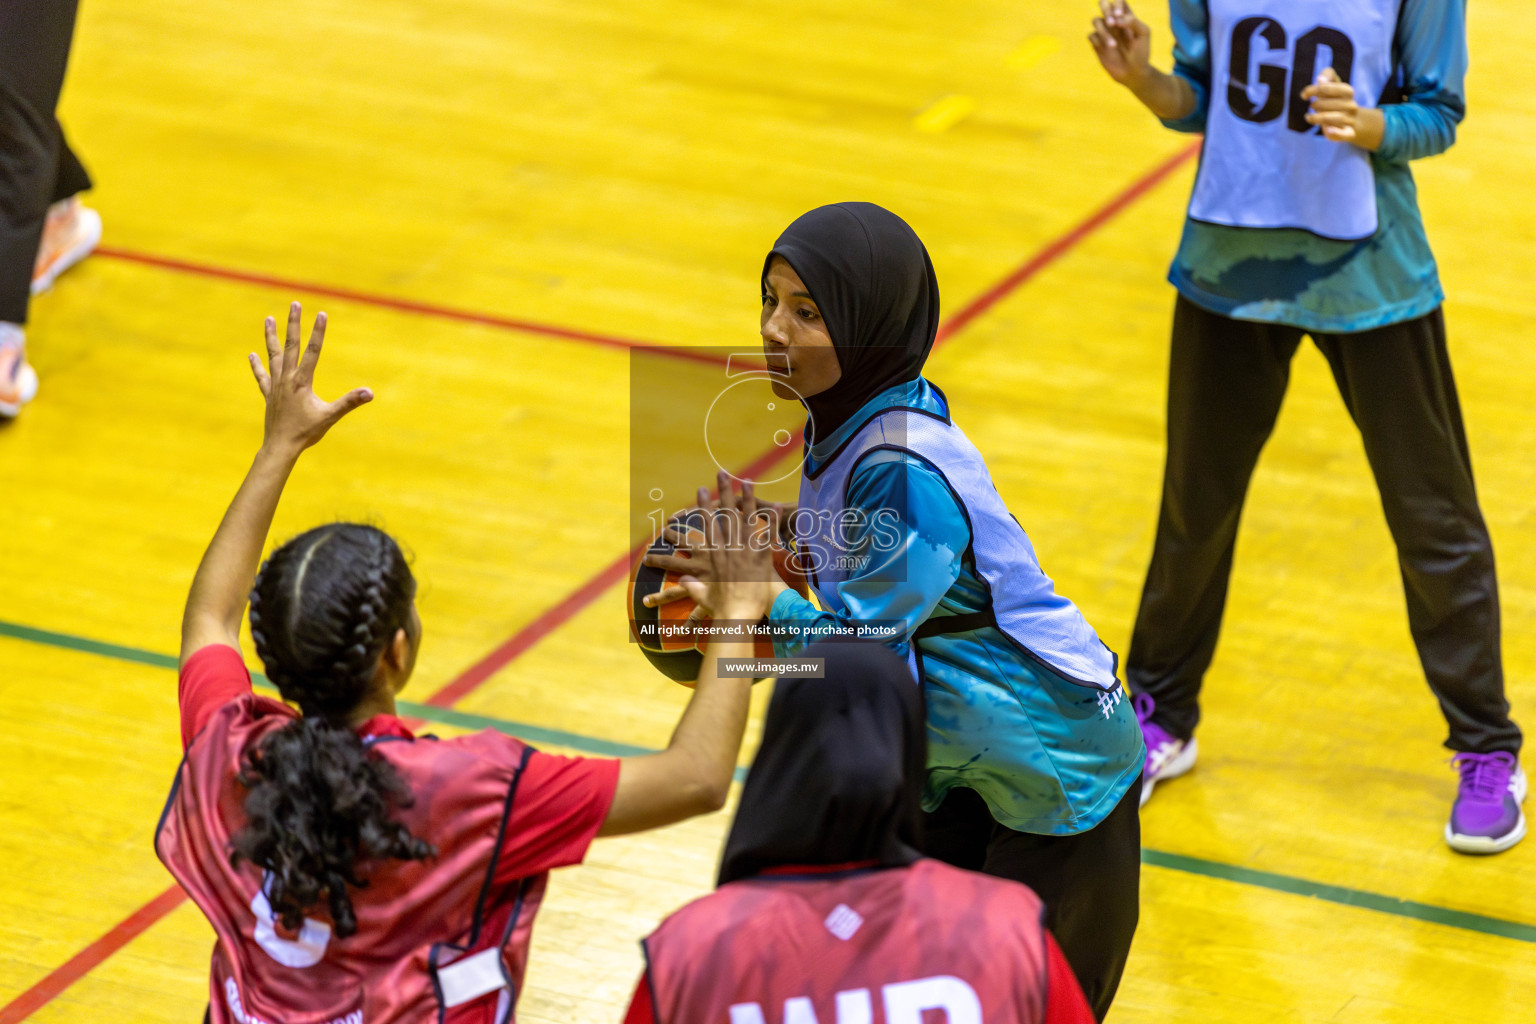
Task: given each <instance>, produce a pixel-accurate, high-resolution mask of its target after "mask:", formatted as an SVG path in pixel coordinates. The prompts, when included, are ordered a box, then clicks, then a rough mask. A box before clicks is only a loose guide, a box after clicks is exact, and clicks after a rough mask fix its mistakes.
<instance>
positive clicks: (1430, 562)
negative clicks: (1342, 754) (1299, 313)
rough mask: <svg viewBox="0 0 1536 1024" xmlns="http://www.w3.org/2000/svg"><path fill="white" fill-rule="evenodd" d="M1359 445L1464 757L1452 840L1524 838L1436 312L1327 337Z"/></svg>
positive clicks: (1481, 546) (1458, 420)
mask: <svg viewBox="0 0 1536 1024" xmlns="http://www.w3.org/2000/svg"><path fill="white" fill-rule="evenodd" d="M1316 340H1317V346H1318V348H1319V349H1321V350H1322V352H1323V355H1324V356H1325V357H1327V359H1328V363H1329V366H1330V367H1331V368H1332V370H1333V376H1334V380H1335V381H1337V383H1338V386H1339V393H1340V395H1342V396H1343V398H1344V405H1345V407H1346V408H1347V409H1348V410H1349V414H1350V416H1351V417H1353V419H1354V421H1355V424H1356V426H1358V427H1359V428H1360V435H1361V438H1362V440H1363V441H1364V444H1365V454H1366V458H1367V459H1368V460H1369V462H1370V465H1371V472H1372V473H1373V474H1374V475H1375V477H1376V486H1377V489H1378V490H1379V491H1380V494H1381V505H1382V509H1383V511H1384V512H1385V513H1386V519H1387V526H1388V528H1389V529H1390V530H1391V532H1392V539H1393V541H1394V542H1395V543H1396V544H1397V553H1398V564H1399V567H1400V569H1401V571H1402V578H1403V592H1404V594H1405V596H1406V598H1407V604H1408V625H1409V630H1410V632H1411V633H1412V635H1413V641H1414V644H1415V645H1416V646H1417V647H1418V652H1419V661H1420V663H1421V664H1422V665H1423V667H1424V675H1425V677H1426V679H1428V681H1429V686H1430V689H1431V690H1433V691H1434V694H1435V696H1436V698H1438V699H1439V701H1440V709H1441V711H1442V712H1443V713H1444V715H1445V720H1446V723H1447V726H1448V727H1449V734H1448V738H1447V739H1446V744H1445V745H1446V746H1448V747H1450V748H1451V749H1452V750H1455V751H1457V752H1458V753H1457V756H1456V758H1455V761H1456V765H1457V768H1458V770H1459V771H1460V773H1461V785H1460V791H1459V793H1458V796H1457V801H1456V805H1455V807H1454V808H1453V809H1452V812H1451V820H1450V822H1449V823H1448V824H1447V826H1446V832H1445V834H1446V841H1447V842H1448V843H1450V845H1451V846H1452V847H1453V848H1455V849H1457V850H1460V851H1462V852H1464V853H1497V852H1499V851H1501V850H1506V849H1508V848H1509V847H1511V846H1513V845H1515V843H1517V842H1519V841H1520V839H1521V837H1522V836H1523V835H1524V834H1525V820H1524V815H1523V813H1522V812H1521V810H1520V801H1521V800H1522V799H1523V798H1524V796H1525V788H1526V787H1525V777H1524V773H1523V772H1521V770H1520V767H1519V760H1518V758H1519V753H1520V740H1521V736H1520V729H1519V727H1517V726H1516V725H1515V723H1514V722H1513V721H1511V719H1510V717H1509V701H1508V700H1507V699H1506V698H1505V695H1504V667H1503V659H1502V656H1501V651H1500V635H1499V586H1498V580H1497V577H1496V575H1495V571H1494V561H1493V545H1492V542H1491V541H1490V540H1489V537H1488V527H1487V525H1486V524H1485V522H1484V520H1483V513H1482V510H1481V508H1480V507H1479V506H1478V501H1477V489H1476V487H1475V486H1474V483H1473V478H1472V459H1471V455H1470V453H1469V449H1468V446H1467V437H1466V431H1465V428H1464V427H1463V424H1462V416H1461V402H1460V399H1459V397H1458V396H1457V393H1456V381H1455V378H1454V377H1453V376H1452V374H1451V362H1450V356H1449V354H1448V353H1447V350H1446V343H1445V320H1444V318H1443V316H1442V313H1441V311H1440V310H1439V309H1436V310H1434V311H1433V312H1431V313H1429V314H1427V315H1425V316H1422V317H1419V318H1417V319H1414V320H1409V321H1406V322H1404V323H1400V324H1392V325H1389V326H1387V327H1381V328H1377V329H1375V330H1371V331H1363V332H1361V333H1358V334H1335V335H1322V336H1319V337H1318V338H1317V339H1316Z"/></svg>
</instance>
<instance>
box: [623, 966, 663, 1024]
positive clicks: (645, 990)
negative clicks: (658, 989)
mask: <svg viewBox="0 0 1536 1024" xmlns="http://www.w3.org/2000/svg"><path fill="white" fill-rule="evenodd" d="M624 1024H656V1007H655V1006H654V1005H653V1004H652V1003H651V976H650V973H649V972H647V973H645V974H642V975H640V982H639V984H637V985H636V986H635V995H634V998H632V999H631V1000H630V1001H629V1012H628V1013H626V1014H625V1015H624Z"/></svg>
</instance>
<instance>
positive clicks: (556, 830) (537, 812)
mask: <svg viewBox="0 0 1536 1024" xmlns="http://www.w3.org/2000/svg"><path fill="white" fill-rule="evenodd" d="M618 785H619V762H618V759H617V758H596V757H557V756H556V755H554V754H541V753H539V752H538V751H534V752H533V753H532V754H530V755H529V757H528V763H527V764H526V765H524V766H523V773H522V775H521V776H520V777H519V778H518V780H517V792H515V793H514V794H512V815H511V817H510V818H509V819H508V821H507V831H506V835H505V837H504V838H503V839H502V843H501V857H500V859H499V860H498V861H497V862H496V877H495V880H496V881H497V882H498V883H508V882H513V881H516V880H517V879H519V878H528V877H530V876H533V875H539V874H543V873H544V872H545V871H548V870H549V869H550V868H562V867H566V866H568V865H571V864H580V863H581V861H582V858H584V857H585V856H586V855H587V847H588V846H590V845H592V840H593V839H595V838H597V830H598V829H599V828H601V827H602V824H603V819H604V818H606V817H608V808H609V806H611V805H612V804H613V794H614V791H615V790H616V789H617V788H618Z"/></svg>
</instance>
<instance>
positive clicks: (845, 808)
mask: <svg viewBox="0 0 1536 1024" xmlns="http://www.w3.org/2000/svg"><path fill="white" fill-rule="evenodd" d="M802 656H803V657H807V658H825V659H826V673H825V678H822V679H781V680H779V682H778V683H777V684H775V687H774V691H773V700H772V701H771V702H770V703H769V705H768V718H767V721H766V722H765V723H764V726H763V742H762V745H761V746H760V747H759V748H758V751H757V757H756V758H755V759H754V760H753V762H752V771H751V773H750V774H749V775H748V776H747V782H746V785H745V786H744V787H743V788H742V793H741V806H740V807H739V808H738V809H737V811H736V821H735V822H734V824H732V826H731V833H730V835H729V836H728V837H727V839H726V843H725V856H724V857H723V858H722V860H721V863H720V884H721V885H724V884H725V883H727V882H734V881H736V880H738V879H742V878H748V877H751V876H752V875H756V874H758V873H759V872H762V871H764V870H767V869H769V868H773V867H781V866H787V865H807V864H809V865H815V864H853V863H860V862H874V863H876V864H880V865H884V866H890V867H896V866H900V865H904V864H910V863H912V862H913V861H915V860H917V858H918V856H919V854H918V850H919V849H920V847H921V843H922V835H921V830H922V807H921V803H920V799H921V790H922V785H923V773H924V771H925V768H926V762H927V734H926V731H925V728H926V727H925V724H924V717H923V702H922V696H921V694H920V692H919V690H918V687H917V684H916V683H915V682H913V680H912V674H911V672H909V671H908V669H907V665H906V663H905V662H904V661H902V660H901V659H900V658H898V657H896V655H894V654H892V653H891V651H890V649H889V648H887V647H885V646H884V645H883V644H877V643H865V642H841V643H834V642H828V641H821V642H819V643H815V644H812V645H811V646H810V647H809V648H807V649H806V650H805V652H804V654H803V655H802Z"/></svg>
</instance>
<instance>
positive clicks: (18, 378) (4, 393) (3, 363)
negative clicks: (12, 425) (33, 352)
mask: <svg viewBox="0 0 1536 1024" xmlns="http://www.w3.org/2000/svg"><path fill="white" fill-rule="evenodd" d="M35 397H37V371H36V370H34V369H32V366H31V364H30V363H28V362H27V346H26V335H25V334H23V333H22V330H21V325H19V324H8V323H0V418H3V419H12V418H14V417H15V415H16V414H17V413H19V412H21V407H22V406H24V405H26V404H27V403H28V402H30V401H32V399H33V398H35Z"/></svg>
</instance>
